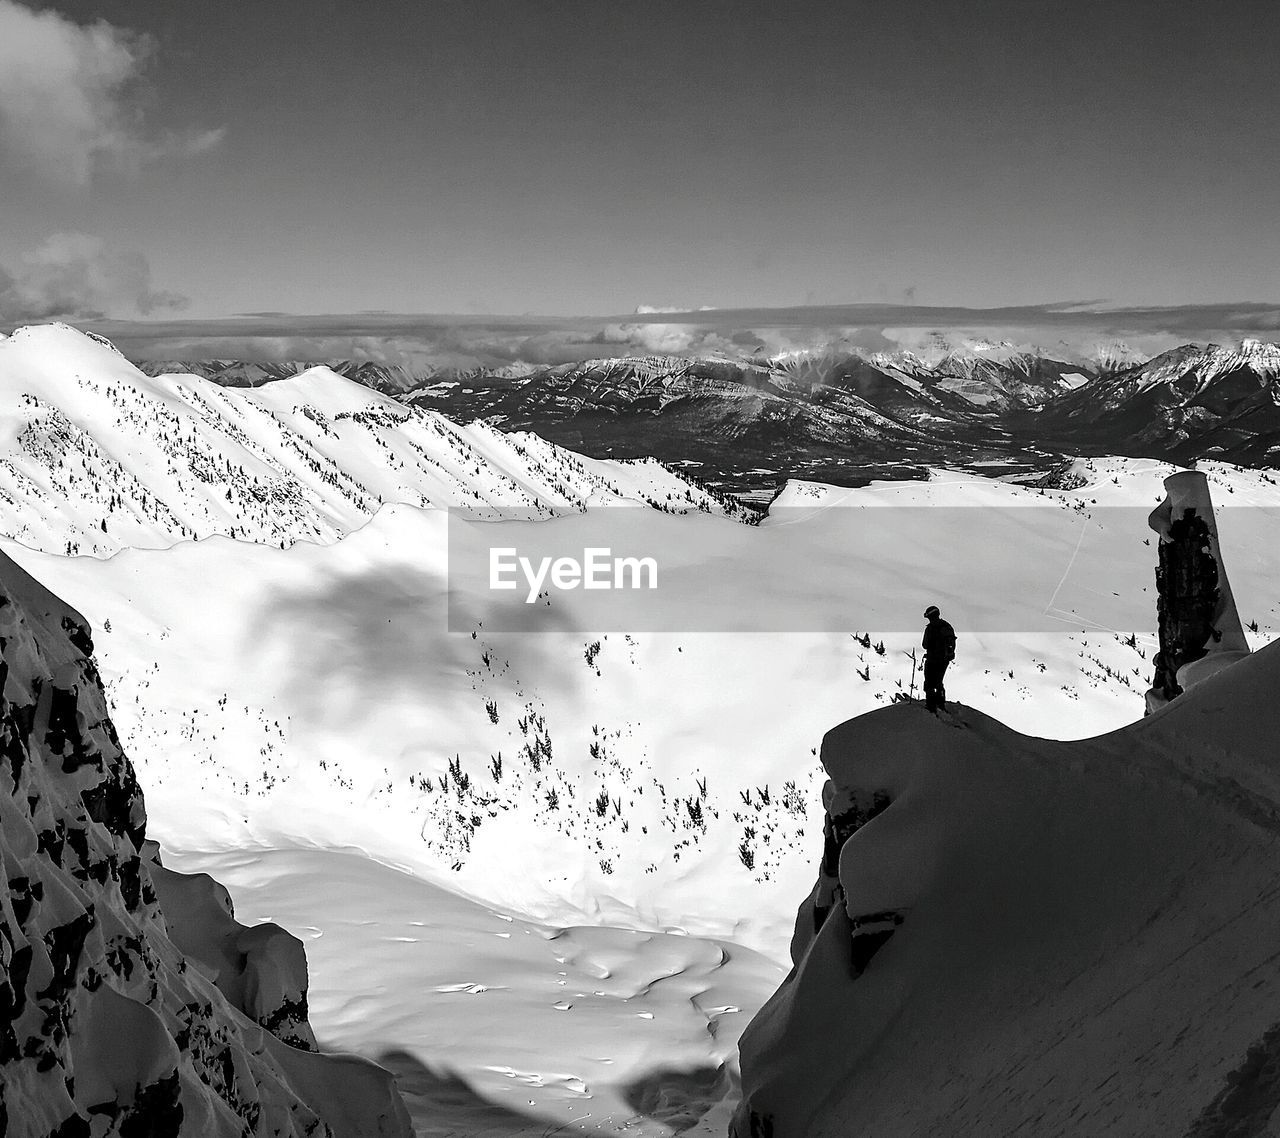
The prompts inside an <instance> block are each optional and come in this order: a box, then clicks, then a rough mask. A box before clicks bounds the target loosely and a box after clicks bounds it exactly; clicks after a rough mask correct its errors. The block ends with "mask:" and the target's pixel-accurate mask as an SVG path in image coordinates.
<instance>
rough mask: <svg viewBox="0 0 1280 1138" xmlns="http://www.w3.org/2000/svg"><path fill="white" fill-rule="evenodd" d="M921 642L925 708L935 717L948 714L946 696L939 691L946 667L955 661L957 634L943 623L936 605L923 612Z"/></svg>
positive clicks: (941, 688) (942, 691) (948, 625)
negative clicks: (942, 712)
mask: <svg viewBox="0 0 1280 1138" xmlns="http://www.w3.org/2000/svg"><path fill="white" fill-rule="evenodd" d="M924 615H925V619H926V620H927V621H928V622H929V623H928V624H927V625H925V629H924V639H923V640H922V641H921V642H920V647H922V648H923V649H924V705H925V707H926V708H928V709H929V710H930V711H932V712H934V714H937V713H938V712H939V711H946V710H947V703H946V699H947V693H946V692H945V691H944V690H943V687H942V677H943V676H944V675H945V674H946V671H947V665H948V664H950V663H951V661H952V660H954V659H955V658H956V630H955V629H954V628H952V627H951V625H950V624H948V623H947V622H946V621H945V620H943V619H942V616H941V614H940V613H939V612H938V606H937V605H930V606H929V607H928V608H927V609H925V610H924Z"/></svg>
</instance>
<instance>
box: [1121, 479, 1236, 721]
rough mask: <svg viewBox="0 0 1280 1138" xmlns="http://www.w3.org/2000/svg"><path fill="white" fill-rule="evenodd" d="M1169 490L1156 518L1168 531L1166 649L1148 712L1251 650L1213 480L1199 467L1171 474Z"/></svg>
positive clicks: (1162, 620)
mask: <svg viewBox="0 0 1280 1138" xmlns="http://www.w3.org/2000/svg"><path fill="white" fill-rule="evenodd" d="M1164 487H1165V499H1164V501H1163V502H1161V503H1160V505H1159V506H1157V507H1156V508H1155V509H1154V510H1153V511H1152V513H1151V516H1150V518H1149V519H1148V524H1149V525H1150V526H1151V528H1152V529H1153V530H1155V532H1156V533H1157V534H1159V535H1160V545H1159V557H1160V563H1159V566H1158V568H1157V569H1156V593H1157V598H1158V599H1157V616H1158V621H1159V638H1160V651H1159V652H1158V653H1157V654H1156V657H1155V674H1154V676H1153V677H1152V680H1151V690H1150V691H1148V692H1147V697H1146V703H1147V711H1148V713H1149V712H1151V711H1154V710H1155V709H1156V708H1158V707H1161V706H1163V705H1164V704H1166V703H1168V702H1169V701H1170V700H1171V699H1173V698H1174V697H1176V696H1178V695H1181V694H1182V692H1183V690H1184V689H1185V688H1187V687H1188V686H1190V685H1191V684H1193V683H1196V682H1197V681H1199V680H1202V679H1204V678H1205V677H1206V676H1209V675H1212V674H1213V672H1215V671H1217V670H1218V669H1219V668H1221V667H1223V666H1224V665H1225V664H1229V663H1232V662H1234V661H1235V660H1238V659H1240V657H1241V656H1245V655H1248V652H1249V644H1248V641H1247V640H1246V639H1245V634H1244V627H1243V626H1242V625H1241V623H1240V616H1239V614H1238V613H1237V612H1236V605H1235V600H1234V599H1233V597H1232V595H1231V585H1230V584H1229V583H1228V581H1227V572H1226V568H1225V566H1224V565H1223V563H1222V548H1221V546H1220V544H1219V542H1218V526H1217V522H1216V521H1215V519H1214V516H1213V501H1212V499H1211V498H1210V495H1209V483H1208V480H1207V479H1206V478H1205V476H1204V475H1203V474H1202V473H1200V472H1199V471H1196V470H1183V471H1179V472H1178V473H1177V474H1171V475H1170V476H1169V477H1168V478H1166V479H1165V480H1164Z"/></svg>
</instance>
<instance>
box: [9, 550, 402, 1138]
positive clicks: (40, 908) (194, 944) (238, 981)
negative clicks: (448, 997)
mask: <svg viewBox="0 0 1280 1138" xmlns="http://www.w3.org/2000/svg"><path fill="white" fill-rule="evenodd" d="M92 650H93V644H92V640H91V638H90V634H89V631H88V628H87V627H86V625H85V622H84V620H83V619H82V618H81V617H80V616H79V614H77V613H75V612H74V611H72V610H70V609H68V608H67V607H66V606H65V605H64V604H62V602H61V601H59V600H58V599H57V598H56V597H54V596H53V595H52V594H50V593H49V592H47V591H46V590H45V589H43V588H42V587H41V586H40V585H39V584H38V583H37V582H35V581H34V580H33V579H31V578H30V577H29V576H27V575H26V574H25V573H23V572H22V571H21V570H20V569H18V568H17V567H16V566H15V565H14V564H13V563H12V562H11V561H9V560H8V559H7V558H0V861H2V862H3V868H4V875H5V880H6V882H7V883H8V888H7V890H5V891H4V892H3V893H0V970H2V978H0V1133H7V1134H9V1135H11V1136H14V1138H27V1136H30V1138H44V1136H46V1135H48V1136H55V1135H56V1136H60V1138H81V1136H84V1138H88V1136H90V1135H94V1136H97V1135H106V1134H112V1135H115V1134H119V1135H177V1134H183V1135H188V1134H189V1135H201V1136H203V1135H227V1136H228V1138H231V1136H241V1135H268V1134H270V1135H298V1136H302V1135H309V1136H314V1135H321V1134H333V1135H342V1134H348V1135H353V1136H354V1135H388V1136H391V1135H407V1134H408V1133H409V1126H408V1119H407V1115H406V1113H405V1109H404V1106H403V1104H402V1103H401V1101H400V1099H399V1096H398V1094H397V1092H396V1091H395V1088H394V1084H393V1082H392V1079H391V1076H390V1075H389V1074H388V1073H387V1072H385V1071H383V1070H382V1069H381V1068H379V1067H377V1066H375V1065H374V1064H372V1063H368V1062H367V1061H365V1060H361V1059H357V1058H353V1057H348V1056H322V1055H319V1054H316V1053H315V1052H314V1050H304V1048H306V1049H314V1046H315V1040H314V1036H313V1034H312V1033H311V1029H310V1027H309V1025H308V1024H307V1022H306V968H305V960H304V959H303V957H302V953H301V945H300V944H299V943H298V942H297V941H296V940H294V939H293V938H292V937H290V936H289V935H288V934H287V933H286V932H285V931H284V930H282V929H279V928H278V927H276V926H273V925H268V926H262V927H260V928H257V929H246V928H244V927H243V926H239V925H237V924H236V923H235V922H234V920H233V919H232V917H231V915H230V909H229V902H226V901H225V900H224V898H225V891H223V890H220V887H218V886H216V884H215V883H213V882H212V881H211V880H209V879H207V878H204V879H192V878H185V879H184V878H182V876H181V875H177V874H169V873H167V871H165V870H163V869H162V868H161V867H160V866H158V865H157V864H155V863H154V862H153V861H151V860H149V857H148V856H147V855H149V854H150V852H151V851H150V850H149V849H148V850H146V854H144V846H145V845H146V843H145V833H146V810H145V806H144V803H143V798H142V793H141V790H140V789H139V787H138V783H137V780H136V779H135V778H134V773H133V768H132V766H131V765H130V763H129V760H128V758H127V757H126V756H125V755H124V754H123V752H122V751H121V748H120V743H119V740H118V738H117V736H116V732H115V729H114V727H113V726H112V723H111V720H110V718H109V716H108V713H107V708H106V699H105V695H104V693H103V689H102V686H101V684H100V682H99V678H98V674H97V670H96V667H95V665H94V661H93V657H92Z"/></svg>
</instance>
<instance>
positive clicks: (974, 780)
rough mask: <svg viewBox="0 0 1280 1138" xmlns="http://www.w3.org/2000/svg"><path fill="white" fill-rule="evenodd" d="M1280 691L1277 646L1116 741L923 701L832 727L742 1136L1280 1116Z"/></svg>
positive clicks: (1081, 1128)
mask: <svg viewBox="0 0 1280 1138" xmlns="http://www.w3.org/2000/svg"><path fill="white" fill-rule="evenodd" d="M1278 692H1280V645H1277V644H1271V645H1269V646H1267V647H1265V648H1263V649H1261V650H1260V651H1258V652H1256V653H1255V654H1253V655H1252V656H1249V657H1246V658H1244V659H1242V660H1240V661H1238V662H1237V663H1235V664H1233V665H1231V666H1229V667H1225V668H1223V669H1222V670H1220V671H1219V672H1217V673H1216V674H1215V675H1213V676H1211V677H1209V678H1208V679H1205V680H1204V681H1202V682H1201V683H1199V684H1197V685H1196V686H1195V687H1194V689H1192V690H1189V691H1188V692H1187V693H1186V694H1185V695H1183V696H1182V697H1180V698H1179V699H1177V700H1176V701H1174V702H1173V703H1171V704H1169V705H1168V706H1167V707H1165V708H1163V709H1161V710H1159V711H1157V712H1156V713H1154V714H1152V715H1150V716H1148V717H1147V718H1145V719H1142V720H1140V721H1139V722H1136V723H1134V724H1133V725H1132V726H1129V727H1126V728H1123V729H1121V730H1119V731H1116V732H1114V733H1112V734H1109V735H1104V736H1100V737H1098V738H1095V739H1090V740H1081V741H1075V742H1051V741H1048V740H1042V739H1034V738H1030V737H1027V736H1024V735H1020V734H1018V733H1016V732H1014V731H1012V730H1010V729H1009V728H1007V727H1005V726H1003V725H1002V724H1001V723H999V722H998V721H996V720H995V719H992V718H989V717H988V716H986V715H983V714H981V713H980V712H977V711H974V710H972V709H969V708H963V707H961V708H959V709H958V712H957V722H956V723H947V722H944V721H942V720H940V719H936V718H934V717H932V716H929V715H927V714H926V713H925V712H924V711H923V710H922V709H920V708H919V707H918V706H913V705H906V704H899V705H895V706H892V707H888V708H884V709H881V710H877V711H873V712H871V713H870V714H867V715H863V716H860V717H858V718H855V719H852V720H849V721H848V722H846V723H843V724H841V725H840V726H839V727H836V728H835V729H834V730H832V731H830V732H829V733H828V734H827V736H826V737H825V739H824V741H823V746H822V763H823V766H824V767H825V769H826V771H827V774H828V776H829V781H828V783H827V786H826V789H825V793H824V802H825V803H826V804H827V806H828V810H829V817H828V849H827V850H826V851H825V856H824V859H823V865H822V869H821V871H820V874H819V880H818V883H817V886H816V887H815V889H814V892H813V894H812V895H811V896H810V898H809V899H808V900H806V901H805V902H804V903H803V904H802V905H801V907H800V911H799V914H798V916H797V921H796V931H795V937H794V940H793V943H792V957H793V961H794V968H793V969H792V972H791V974H790V975H789V976H788V978H787V980H786V981H785V982H784V983H783V985H782V986H781V987H780V988H779V990H778V991H777V993H776V994H775V995H774V996H773V997H772V999H771V1000H770V1001H769V1002H768V1003H767V1004H766V1005H765V1007H764V1008H763V1009H762V1010H761V1011H760V1013H759V1014H758V1015H757V1017H756V1018H755V1019H754V1020H753V1022H752V1023H751V1025H750V1026H749V1027H748V1028H747V1030H746V1032H745V1033H744V1035H743V1038H742V1041H741V1055H742V1070H743V1084H744V1101H743V1104H742V1106H741V1107H740V1109H739V1111H738V1114H737V1116H736V1119H735V1124H734V1129H733V1133H734V1134H735V1135H737V1136H738V1138H747V1136H748V1135H752V1136H754V1135H771V1136H773V1138H784V1136H791V1135H805V1136H812V1138H819V1136H821V1135H848V1134H875V1135H877V1136H879V1138H886V1136H891V1135H908V1134H913V1135H914V1134H941V1133H945V1134H948V1135H965V1134H974V1135H979V1134H981V1135H986V1134H1010V1133H1014V1132H1022V1131H1023V1130H1024V1129H1025V1130H1026V1131H1027V1132H1032V1133H1035V1134H1037V1135H1040V1136H1048V1135H1057V1134H1084V1133H1088V1134H1139V1133H1141V1134H1195V1135H1209V1134H1228V1133H1232V1134H1234V1133H1249V1134H1260V1133H1264V1132H1265V1133H1274V1132H1275V1127H1276V1125H1277V1122H1278V1121H1280V1117H1277V1115H1278V1112H1280V1077H1278V1076H1277V1067H1278V1063H1280V1022H1278V1021H1280V1012H1278V1011H1277V1001H1276V996H1277V992H1278V991H1280V957H1278V956H1277V954H1276V952H1275V944H1274V930H1275V927H1276V922H1277V920H1278V919H1280V888H1278V887H1277V885H1276V865H1277V858H1278V857H1280V775H1278V773H1277V770H1276V768H1275V765H1274V759H1273V755H1274V740H1275V738H1276V737H1277V734H1280V701H1277V699H1276V696H1277V693H1278ZM1233 1127H1234V1128H1233Z"/></svg>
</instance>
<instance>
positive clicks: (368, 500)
mask: <svg viewBox="0 0 1280 1138" xmlns="http://www.w3.org/2000/svg"><path fill="white" fill-rule="evenodd" d="M0 415H2V416H3V417H2V418H0V518H2V519H3V521H2V523H0V528H2V532H3V533H4V534H5V535H6V536H9V537H13V538H16V539H17V540H18V541H21V542H22V543H23V544H25V545H29V546H32V547H34V548H37V549H42V550H45V551H48V552H55V553H66V554H74V553H86V554H95V555H108V554H111V553H114V552H116V551H117V550H119V549H121V548H126V547H134V548H138V547H142V548H155V547H165V546H169V545H173V544H174V543H176V542H179V541H183V540H189V539H199V538H203V537H208V536H210V535H213V534H223V535H226V536H229V537H235V538H237V539H240V540H248V541H255V542H262V543H266V544H271V545H280V546H286V545H292V544H294V543H295V542H298V541H309V542H322V543H323V542H329V541H334V540H336V539H338V538H339V537H341V536H343V535H344V534H346V533H349V532H351V531H352V530H353V529H357V528H359V527H360V526H361V525H363V524H364V523H365V522H367V521H368V519H369V518H370V517H372V516H373V515H374V514H375V513H376V512H377V511H378V510H379V509H380V508H381V507H382V506H383V505H384V504H385V503H407V504H410V505H414V506H442V507H443V506H460V505H466V506H468V507H471V508H481V507H486V506H491V507H494V508H518V509H524V510H528V511H530V512H531V513H534V514H539V515H542V516H550V515H552V514H554V513H556V512H560V511H564V510H580V509H583V508H585V506H586V504H587V503H588V502H591V503H593V504H595V503H599V502H601V501H607V500H637V501H642V502H647V503H648V504H650V505H652V506H654V507H655V508H661V509H664V510H671V511H679V510H701V511H712V512H724V511H725V510H728V511H729V512H731V513H739V514H741V511H740V509H739V508H738V507H736V506H735V505H733V504H728V503H723V502H722V501H721V500H720V499H718V498H717V497H715V496H714V495H712V494H711V493H709V492H708V491H706V490H704V489H702V488H700V487H697V486H695V485H693V484H692V483H690V482H689V481H688V480H686V479H684V478H681V477H680V476H678V475H676V474H674V473H672V472H671V471H669V470H667V469H666V468H665V467H662V466H661V465H660V464H658V463H655V462H640V463H613V462H599V461H595V460H592V459H586V458H582V457H581V456H579V455H576V454H573V453H571V452H569V451H565V450H562V449H560V448H559V447H555V446H552V445H550V444H548V443H546V442H544V441H543V440H541V439H538V438H536V437H532V436H527V435H519V434H515V435H509V434H502V433H500V432H498V431H496V430H494V429H493V428H491V427H489V426H486V425H485V424H482V423H473V424H471V425H470V426H466V427H463V426H459V425H458V424H456V423H454V422H451V421H450V420H448V419H446V418H445V417H444V416H442V415H440V414H437V413H435V412H433V411H424V410H419V409H415V408H412V407H407V406H405V405H404V404H402V403H398V402H396V401H395V400H393V399H390V398H387V397H386V396H383V395H380V394H378V393H376V392H374V391H372V390H370V389H369V388H367V387H364V386H361V385H360V384H359V383H357V382H355V381H353V380H350V379H346V378H344V377H342V376H339V375H337V374H335V373H334V372H332V371H330V370H328V369H327V368H323V367H318V368H312V369H311V370H309V371H307V372H304V373H302V374H301V375H297V376H293V377H291V378H288V379H281V380H279V381H278V382H274V383H270V384H267V385H265V386H262V387H257V388H230V387H224V386H220V385H219V384H217V383H214V382H212V381H210V380H207V379H204V378H201V377H199V376H191V375H187V376H182V375H164V376H159V377H151V376H147V375H144V374H143V373H142V372H140V371H139V370H138V369H137V368H135V367H134V366H133V365H132V364H130V363H129V362H128V361H127V360H125V359H124V357H123V356H121V355H120V354H119V353H118V352H116V351H115V350H114V349H113V348H111V347H110V345H107V344H105V343H104V342H102V341H101V340H100V339H98V338H95V337H90V336H88V335H85V334H83V333H80V332H76V331H74V330H72V329H70V328H67V327H65V326H60V325H46V326H40V327H32V328H22V329H19V330H18V331H17V332H15V333H14V334H13V335H12V336H11V337H9V338H7V339H5V340H3V341H0Z"/></svg>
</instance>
